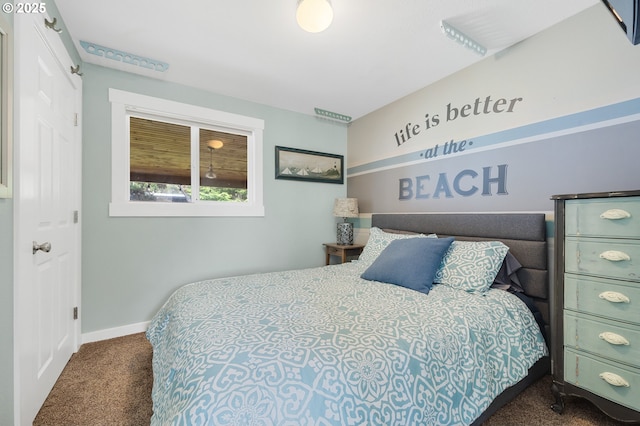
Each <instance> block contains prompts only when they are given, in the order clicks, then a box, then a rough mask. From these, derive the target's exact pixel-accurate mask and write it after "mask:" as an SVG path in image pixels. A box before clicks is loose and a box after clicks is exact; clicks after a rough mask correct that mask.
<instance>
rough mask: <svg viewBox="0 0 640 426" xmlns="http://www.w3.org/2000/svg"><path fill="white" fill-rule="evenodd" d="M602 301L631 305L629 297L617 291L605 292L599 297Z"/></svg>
mask: <svg viewBox="0 0 640 426" xmlns="http://www.w3.org/2000/svg"><path fill="white" fill-rule="evenodd" d="M598 297H599V298H600V299H604V300H607V301H609V302H612V303H629V302H630V300H629V298H628V297H627V296H625V295H624V294H622V293H618V292H617V291H603V292H602V293H600V294H599V295H598Z"/></svg>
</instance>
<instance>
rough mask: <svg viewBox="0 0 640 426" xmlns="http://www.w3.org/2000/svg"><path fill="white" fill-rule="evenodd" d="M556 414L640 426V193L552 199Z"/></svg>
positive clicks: (552, 349) (572, 195)
mask: <svg viewBox="0 0 640 426" xmlns="http://www.w3.org/2000/svg"><path fill="white" fill-rule="evenodd" d="M551 198H552V199H553V200H555V209H554V210H555V233H554V244H555V245H554V258H555V283H554V286H553V292H552V295H553V297H552V301H551V302H552V303H551V310H552V319H551V322H552V324H551V334H552V335H551V370H552V375H553V385H552V391H553V394H554V396H555V399H556V402H555V403H554V404H553V405H552V408H553V409H554V410H555V411H557V412H558V413H561V412H562V411H563V409H564V405H565V397H566V396H567V395H571V396H579V397H582V398H586V399H588V400H590V401H591V402H592V403H593V404H595V405H596V406H597V407H598V408H600V410H602V411H603V412H604V413H606V414H607V415H609V416H610V417H612V418H615V419H617V420H620V421H624V422H630V423H632V422H640V190H638V191H621V192H606V193H591V194H567V195H554V196H553V197H551Z"/></svg>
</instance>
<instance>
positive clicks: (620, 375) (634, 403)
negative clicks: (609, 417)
mask: <svg viewBox="0 0 640 426" xmlns="http://www.w3.org/2000/svg"><path fill="white" fill-rule="evenodd" d="M564 376H565V377H564V379H565V381H566V382H569V383H572V384H574V385H576V386H579V387H581V388H583V389H586V390H588V391H590V392H593V393H594V394H596V395H600V396H602V397H604V398H607V399H610V400H611V401H614V402H617V403H618V404H620V405H624V406H626V407H629V408H631V409H633V410H640V398H638V395H640V369H638V368H631V367H624V366H622V365H619V364H615V363H608V362H606V361H604V360H601V359H598V358H597V357H592V356H589V355H587V354H584V353H581V352H579V351H574V350H572V349H569V348H567V349H565V350H564ZM604 377H606V378H607V379H608V380H609V382H611V383H614V384H610V383H609V382H608V381H606V380H605V379H604Z"/></svg>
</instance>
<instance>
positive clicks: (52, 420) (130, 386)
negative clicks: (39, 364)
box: [33, 333, 622, 426]
mask: <svg viewBox="0 0 640 426" xmlns="http://www.w3.org/2000/svg"><path fill="white" fill-rule="evenodd" d="M151 356H152V354H151V345H150V344H149V342H148V341H147V339H146V338H145V336H144V334H143V333H139V334H133V335H131V336H125V337H119V338H117V339H111V340H105V341H101V342H95V343H88V344H85V345H82V347H81V348H80V350H79V351H78V353H76V354H74V355H73V357H71V360H70V361H69V364H68V365H67V366H66V368H65V369H64V371H63V372H62V375H61V376H60V378H59V379H58V382H57V383H56V385H55V386H54V388H53V390H52V391H51V393H50V394H49V397H48V398H47V400H46V401H45V403H44V405H43V406H42V408H41V409H40V412H39V413H38V416H37V417H36V419H35V421H34V423H33V424H34V425H35V426H39V425H55V426H58V425H59V426H102V425H104V426H107V425H108V426H143V425H147V424H149V419H150V418H151V413H152V406H151V386H152V383H153V377H152V376H153V375H152V371H151ZM550 388H551V378H550V377H549V376H547V377H544V378H543V379H541V380H540V381H538V382H537V383H535V384H534V385H532V386H531V387H529V388H528V389H527V390H526V391H525V392H523V393H522V394H520V395H519V396H518V397H517V398H516V399H515V400H514V401H512V402H511V403H510V404H508V405H507V406H505V407H503V408H502V409H501V410H500V411H498V412H497V413H496V414H494V415H493V416H492V417H491V418H490V419H489V420H488V421H487V422H485V425H486V426H507V425H508V426H517V425H532V426H538V425H539V426H556V425H557V426H617V425H621V424H622V423H619V422H615V421H613V420H610V419H609V418H608V417H606V416H604V415H603V414H602V413H601V412H600V411H598V410H597V409H596V408H595V407H594V406H593V405H591V403H589V402H588V401H586V400H583V399H579V398H568V399H567V404H566V408H565V412H564V413H563V414H562V415H559V414H557V413H555V412H553V411H552V410H551V408H550V406H551V404H552V403H553V397H552V395H551V391H550Z"/></svg>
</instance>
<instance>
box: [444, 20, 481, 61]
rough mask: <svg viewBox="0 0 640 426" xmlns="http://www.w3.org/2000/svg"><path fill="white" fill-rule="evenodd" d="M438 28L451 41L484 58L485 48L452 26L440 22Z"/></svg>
mask: <svg viewBox="0 0 640 426" xmlns="http://www.w3.org/2000/svg"><path fill="white" fill-rule="evenodd" d="M440 28H441V29H442V32H443V33H444V34H445V35H446V36H447V37H449V38H450V39H451V40H455V41H456V42H458V43H460V44H461V45H463V46H464V47H466V48H468V49H471V50H473V51H474V52H476V53H477V54H478V55H480V56H484V55H485V54H486V53H487V48H486V47H484V46H483V45H481V44H480V43H478V42H477V41H475V40H474V39H472V38H471V37H469V36H468V35H466V34H465V33H463V32H462V31H460V30H458V29H457V28H455V27H454V26H453V25H451V24H449V23H447V22H445V21H440Z"/></svg>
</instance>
